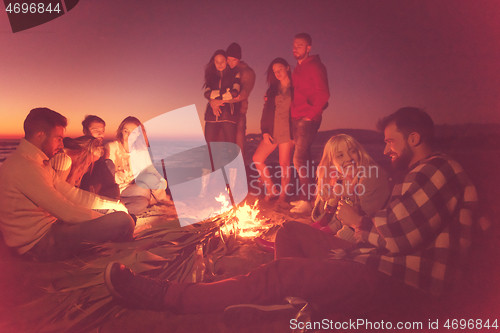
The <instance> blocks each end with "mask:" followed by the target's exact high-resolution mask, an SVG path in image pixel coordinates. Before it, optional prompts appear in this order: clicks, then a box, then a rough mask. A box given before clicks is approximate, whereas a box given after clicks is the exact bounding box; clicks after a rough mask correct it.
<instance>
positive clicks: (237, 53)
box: [226, 43, 241, 59]
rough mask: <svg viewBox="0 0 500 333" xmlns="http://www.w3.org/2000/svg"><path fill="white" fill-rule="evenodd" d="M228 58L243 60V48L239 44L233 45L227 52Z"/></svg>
mask: <svg viewBox="0 0 500 333" xmlns="http://www.w3.org/2000/svg"><path fill="white" fill-rule="evenodd" d="M226 56H228V57H233V58H236V59H241V46H239V45H238V43H232V44H231V45H229V46H228V48H227V50H226Z"/></svg>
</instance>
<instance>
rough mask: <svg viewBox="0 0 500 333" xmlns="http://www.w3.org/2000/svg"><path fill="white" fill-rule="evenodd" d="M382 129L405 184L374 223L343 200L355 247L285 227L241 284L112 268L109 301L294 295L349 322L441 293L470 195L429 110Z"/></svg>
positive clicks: (189, 306) (387, 121)
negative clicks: (271, 255)
mask: <svg viewBox="0 0 500 333" xmlns="http://www.w3.org/2000/svg"><path fill="white" fill-rule="evenodd" d="M379 128H380V129H381V130H382V131H383V132H384V136H385V142H386V147H385V150H384V153H385V154H386V155H389V156H390V157H391V159H392V163H393V166H394V167H395V168H396V169H398V170H401V171H402V173H403V175H402V176H403V177H402V178H404V179H403V180H402V181H400V182H398V183H397V184H396V185H395V187H394V189H393V192H392V195H391V197H390V198H389V200H388V204H387V206H386V208H385V209H383V210H381V211H379V212H377V213H375V214H374V216H360V215H359V214H358V213H357V212H356V210H355V209H353V208H352V207H351V206H350V205H348V204H346V203H345V202H342V201H341V203H340V204H339V207H338V210H337V217H338V219H339V220H340V221H342V223H343V224H345V225H348V226H350V227H351V228H353V229H354V230H355V237H356V239H357V243H356V244H355V245H354V246H352V245H351V244H350V243H349V244H347V242H346V241H344V240H342V239H340V238H337V237H335V236H331V235H327V234H325V233H323V232H321V231H319V230H318V229H315V228H312V227H310V226H308V225H305V224H302V223H298V222H294V221H291V222H286V223H284V224H283V226H282V228H281V229H280V230H279V231H278V233H277V236H276V252H275V254H276V259H275V260H273V261H271V262H269V263H267V264H264V265H262V266H261V267H259V268H256V269H254V270H252V271H251V272H250V273H249V274H247V275H245V276H236V277H233V278H230V279H226V280H222V281H218V282H214V283H197V284H193V283H182V282H180V283H179V282H169V281H161V280H156V279H150V278H146V277H143V276H140V275H136V274H134V273H133V272H132V271H130V270H129V269H128V268H125V266H123V265H121V264H119V263H117V262H115V263H110V264H109V265H108V267H107V269H106V272H105V281H106V285H107V287H108V289H109V290H110V292H111V294H112V295H113V296H114V297H115V298H117V299H119V300H121V301H125V302H126V304H128V305H129V306H135V307H141V308H145V309H153V310H169V311H174V312H177V313H199V312H217V311H222V310H224V309H226V313H231V311H233V313H234V312H236V311H249V310H250V311H252V310H253V311H255V310H259V311H261V310H266V307H263V306H262V305H266V304H276V303H278V302H280V301H281V300H283V299H284V298H285V297H288V296H292V297H298V298H302V299H304V300H305V301H307V302H309V303H310V304H312V305H313V307H314V308H323V309H328V311H335V312H341V313H348V314H351V315H352V314H358V315H359V314H363V313H366V311H369V310H370V309H373V308H374V307H384V308H385V309H386V306H387V304H401V305H402V306H406V307H408V306H412V304H411V303H413V302H415V301H416V299H423V300H426V301H432V300H433V298H431V297H430V296H429V295H443V292H445V291H447V290H448V289H449V288H450V287H451V286H453V285H454V284H455V282H456V280H457V277H458V276H459V272H460V270H461V268H462V265H463V262H464V258H465V256H466V252H467V249H468V247H469V245H470V241H471V233H472V223H473V212H474V209H475V206H476V203H477V195H476V190H475V187H474V185H473V184H472V182H471V180H470V179H469V177H468V176H467V174H466V173H465V172H464V170H463V169H462V167H461V166H460V165H459V164H458V163H457V162H456V161H454V160H452V159H451V158H449V157H448V156H446V155H443V154H440V153H433V151H432V141H433V138H434V124H433V121H432V119H431V118H430V116H429V115H428V114H427V113H426V112H424V111H422V110H420V109H417V108H412V107H407V108H402V109H400V110H398V111H396V112H395V113H393V114H391V115H390V116H388V117H386V118H384V119H382V120H381V121H380V122H379ZM287 249H288V251H287ZM398 301H399V302H400V303H398ZM243 303H251V304H243ZM286 306H289V305H285V306H284V307H286ZM397 306H400V305H397ZM269 309H271V308H269ZM272 309H276V307H275V306H274V307H272ZM234 310H236V311H234ZM386 310H387V309H386Z"/></svg>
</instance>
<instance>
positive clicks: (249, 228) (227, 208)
mask: <svg viewBox="0 0 500 333" xmlns="http://www.w3.org/2000/svg"><path fill="white" fill-rule="evenodd" d="M215 200H217V201H218V202H220V203H221V206H222V207H221V210H220V211H218V212H216V213H217V214H222V213H226V216H225V217H224V218H223V221H224V224H223V225H221V230H222V231H223V232H224V233H225V234H231V233H234V234H236V235H239V236H241V237H245V238H249V237H252V238H254V237H258V236H259V235H261V234H262V233H263V232H264V231H265V230H268V229H269V228H271V227H272V224H268V222H269V221H268V220H267V219H261V218H258V217H257V215H258V214H259V212H260V210H259V209H258V208H257V205H258V203H259V201H258V200H257V201H255V203H254V204H253V205H249V204H248V203H246V202H245V203H244V205H243V206H238V207H236V208H235V209H231V203H230V202H229V200H228V198H227V197H226V195H224V193H221V194H220V195H219V196H218V197H216V198H215Z"/></svg>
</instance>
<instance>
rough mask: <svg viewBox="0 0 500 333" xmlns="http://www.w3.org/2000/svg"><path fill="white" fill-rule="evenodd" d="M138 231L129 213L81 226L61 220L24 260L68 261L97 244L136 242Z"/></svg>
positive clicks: (107, 217) (117, 213) (27, 253)
mask: <svg viewBox="0 0 500 333" xmlns="http://www.w3.org/2000/svg"><path fill="white" fill-rule="evenodd" d="M134 229H135V222H134V220H133V219H132V217H131V216H130V215H129V214H127V213H125V212H114V213H111V214H107V215H103V216H101V217H99V218H96V219H93V220H90V221H85V222H80V223H67V222H63V221H60V220H57V221H56V222H54V224H53V225H52V226H51V228H50V229H49V231H48V232H47V233H46V234H45V235H44V236H43V237H42V239H41V240H40V241H39V242H38V243H36V244H35V246H33V247H32V248H31V249H30V250H29V251H28V252H26V253H25V254H24V256H25V257H31V258H35V259H37V260H40V261H54V260H64V259H68V258H71V257H74V256H77V255H79V254H82V253H84V252H85V251H87V250H89V249H91V248H92V247H93V246H94V244H102V243H106V242H124V241H129V240H132V236H133V234H134Z"/></svg>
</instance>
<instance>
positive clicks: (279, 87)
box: [253, 58, 294, 202]
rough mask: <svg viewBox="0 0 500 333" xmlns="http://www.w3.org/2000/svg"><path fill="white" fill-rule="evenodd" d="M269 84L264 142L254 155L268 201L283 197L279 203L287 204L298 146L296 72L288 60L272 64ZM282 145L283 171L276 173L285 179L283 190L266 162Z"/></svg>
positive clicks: (281, 159)
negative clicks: (293, 107) (293, 127)
mask: <svg viewBox="0 0 500 333" xmlns="http://www.w3.org/2000/svg"><path fill="white" fill-rule="evenodd" d="M267 82H268V83H269V89H268V90H267V92H266V102H265V104H264V110H262V119H261V130H262V141H261V142H260V144H259V146H258V147H257V150H256V151H255V154H254V155H253V161H254V163H255V167H256V168H257V170H258V171H259V174H260V177H261V180H262V182H263V183H264V185H265V196H266V197H265V200H267V201H268V200H270V199H271V198H273V197H275V196H278V195H279V199H278V202H284V201H285V199H286V197H287V189H288V185H289V183H290V171H291V166H290V159H291V157H292V149H293V145H294V143H293V140H292V137H291V131H290V120H291V119H290V104H291V103H292V95H293V89H292V72H291V71H290V65H289V64H288V62H287V61H286V60H285V59H283V58H276V59H274V60H273V61H272V62H271V64H270V65H269V68H268V69H267ZM278 146H279V163H280V167H281V172H276V173H275V174H277V175H280V176H281V187H279V186H275V185H274V184H273V181H272V180H271V175H270V172H269V168H267V167H266V165H265V163H264V162H265V160H266V158H267V157H268V156H269V155H270V154H271V153H272V152H273V151H274V150H275V149H276V147H278Z"/></svg>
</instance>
